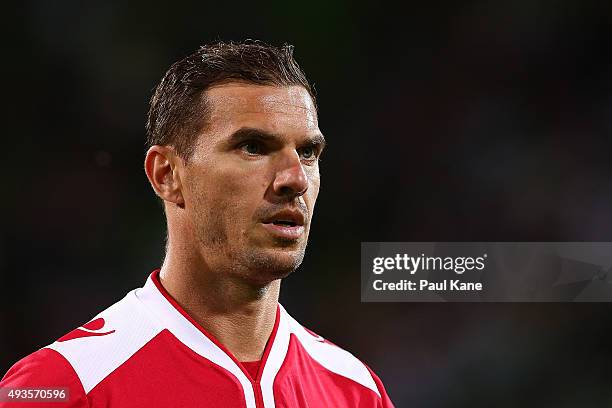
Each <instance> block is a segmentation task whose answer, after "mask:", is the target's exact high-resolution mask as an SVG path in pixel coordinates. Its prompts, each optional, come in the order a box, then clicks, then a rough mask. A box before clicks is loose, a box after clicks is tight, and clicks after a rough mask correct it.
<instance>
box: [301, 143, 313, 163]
mask: <svg viewBox="0 0 612 408" xmlns="http://www.w3.org/2000/svg"><path fill="white" fill-rule="evenodd" d="M299 153H300V157H301V158H302V159H304V160H308V161H310V160H314V159H316V158H317V149H315V147H314V146H306V147H302V148H301V149H299Z"/></svg>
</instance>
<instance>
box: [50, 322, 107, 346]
mask: <svg viewBox="0 0 612 408" xmlns="http://www.w3.org/2000/svg"><path fill="white" fill-rule="evenodd" d="M104 324H105V322H104V319H103V318H101V317H99V318H97V319H95V320H92V321H91V322H89V323H85V324H84V325H83V326H81V327H79V328H78V329H74V330H73V331H71V332H70V333H68V334H65V335H63V336H62V337H60V338H59V339H57V341H59V342H63V341H68V340H73V339H79V338H81V337H95V336H106V335H107V334H111V333H114V332H115V331H114V330H111V331H107V332H101V331H100V330H102V328H103V327H104Z"/></svg>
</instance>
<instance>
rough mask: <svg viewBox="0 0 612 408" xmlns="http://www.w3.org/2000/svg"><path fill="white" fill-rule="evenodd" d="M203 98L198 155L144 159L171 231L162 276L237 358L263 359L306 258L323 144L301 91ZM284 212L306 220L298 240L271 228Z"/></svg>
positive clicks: (246, 90) (230, 89)
mask: <svg viewBox="0 0 612 408" xmlns="http://www.w3.org/2000/svg"><path fill="white" fill-rule="evenodd" d="M205 97H206V98H207V99H208V102H209V104H210V106H211V107H212V109H211V112H210V117H209V120H207V124H206V126H205V127H204V129H203V130H202V131H201V133H200V134H199V135H198V138H197V141H196V145H195V150H194V152H193V154H192V156H191V157H190V158H188V160H187V161H185V160H183V159H181V158H180V157H179V156H178V155H176V153H175V151H174V150H173V149H172V148H171V147H169V146H153V147H151V148H150V149H149V151H148V152H147V157H146V160H145V170H146V173H147V176H148V178H149V181H150V182H151V185H152V186H153V188H154V190H155V191H156V193H157V195H158V196H160V197H161V198H162V199H163V200H164V207H165V211H166V217H167V224H168V244H167V252H166V258H165V260H164V263H163V265H162V268H161V272H160V279H161V282H162V284H163V286H164V287H165V288H166V290H167V291H168V292H169V293H170V294H171V295H172V296H173V297H174V298H175V299H176V301H177V302H178V303H179V304H180V305H181V306H182V307H183V308H184V309H185V310H186V311H187V312H188V313H189V314H190V315H191V316H192V317H193V318H194V319H195V320H196V321H197V322H198V323H199V324H201V325H202V326H203V327H204V328H205V329H207V330H208V331H209V332H210V333H211V334H212V335H214V336H215V337H216V338H217V339H218V340H219V341H220V342H221V343H222V344H223V345H224V346H225V347H227V348H228V349H229V351H230V352H232V353H233V354H234V356H236V358H237V359H238V360H239V361H255V360H259V359H260V358H261V356H262V354H263V350H264V348H265V345H266V342H267V340H268V338H269V336H270V334H271V332H272V329H273V326H274V321H275V316H276V305H277V302H278V296H279V290H280V280H281V278H284V277H286V276H287V275H288V274H289V273H291V272H292V271H293V270H295V269H296V268H297V267H298V266H299V265H300V263H301V262H302V259H303V257H304V251H305V249H306V244H307V241H308V234H309V231H310V222H311V219H312V214H313V210H314V206H315V202H316V199H317V195H318V193H319V186H320V178H319V166H318V157H319V155H320V153H321V151H322V149H323V143H324V142H323V137H322V135H321V132H320V130H319V127H318V120H317V114H316V109H315V107H314V104H313V101H312V99H311V97H310V95H309V94H308V92H307V91H306V89H304V88H303V87H300V86H291V87H277V86H261V85H253V84H244V83H236V82H234V83H226V84H222V85H218V86H214V87H212V88H210V89H209V90H208V91H207V92H206V94H205ZM259 134H263V135H264V136H262V137H259V136H257V135H259ZM245 135H246V136H245ZM251 135H254V136H251ZM279 211H291V212H293V214H295V213H299V214H301V215H302V216H303V228H297V227H296V228H292V229H291V230H292V231H293V234H294V235H295V236H292V235H286V234H283V233H279V232H278V230H279V228H277V227H275V226H274V225H273V224H271V223H269V222H267V223H266V222H264V221H266V220H267V221H269V219H270V217H274V215H275V214H277V213H278V212H279Z"/></svg>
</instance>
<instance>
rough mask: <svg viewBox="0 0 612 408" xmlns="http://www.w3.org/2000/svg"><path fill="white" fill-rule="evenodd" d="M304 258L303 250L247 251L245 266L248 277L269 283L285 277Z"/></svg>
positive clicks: (258, 281)
mask: <svg viewBox="0 0 612 408" xmlns="http://www.w3.org/2000/svg"><path fill="white" fill-rule="evenodd" d="M303 259H304V250H303V249H300V250H293V251H287V250H282V249H274V250H265V251H262V250H259V251H253V252H251V253H249V256H248V261H247V266H248V268H247V269H248V270H249V271H250V273H249V275H251V276H250V277H251V278H252V279H253V280H254V281H256V282H257V283H262V284H266V283H270V282H272V281H275V280H277V279H282V278H286V277H287V276H289V274H291V272H293V271H295V270H296V269H297V268H298V267H299V266H300V264H301V263H302V260H303Z"/></svg>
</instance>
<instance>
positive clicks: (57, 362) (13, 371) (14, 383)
mask: <svg viewBox="0 0 612 408" xmlns="http://www.w3.org/2000/svg"><path fill="white" fill-rule="evenodd" d="M41 387H44V388H50V387H52V388H55V387H58V388H59V387H61V388H65V389H67V391H68V395H69V397H68V398H69V400H68V401H67V402H65V403H64V404H61V405H59V404H58V403H57V402H55V403H49V406H55V407H58V406H62V407H87V406H88V402H87V397H86V396H85V392H84V390H83V387H82V385H81V382H80V380H79V378H78V376H77V374H76V372H75V371H74V369H73V368H72V366H71V365H70V363H69V362H68V361H67V360H66V359H65V358H64V357H63V356H62V355H61V354H59V353H58V352H56V351H54V350H51V349H48V348H42V349H40V350H38V351H36V352H34V353H32V354H30V355H29V356H27V357H24V358H23V359H21V360H19V361H18V362H17V363H15V364H14V365H13V366H12V367H11V368H10V369H9V371H8V372H7V373H6V375H5V376H4V378H3V379H2V381H0V388H41ZM16 404H17V403H16ZM20 404H21V403H20ZM40 405H41V406H42V405H44V404H40ZM2 406H4V405H2ZM6 406H9V404H8V403H7V405H6Z"/></svg>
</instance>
